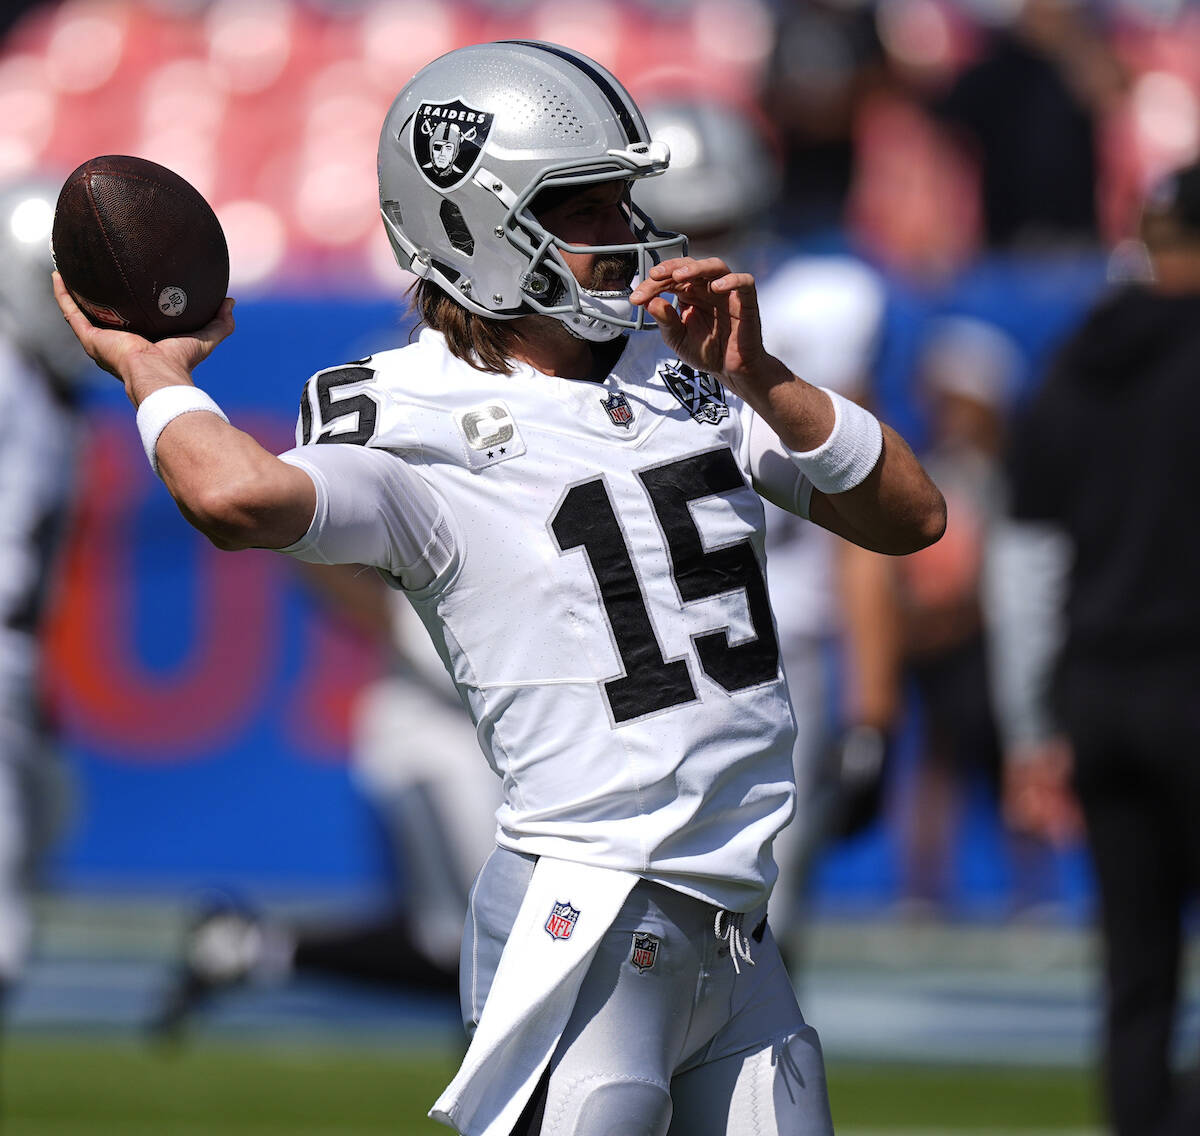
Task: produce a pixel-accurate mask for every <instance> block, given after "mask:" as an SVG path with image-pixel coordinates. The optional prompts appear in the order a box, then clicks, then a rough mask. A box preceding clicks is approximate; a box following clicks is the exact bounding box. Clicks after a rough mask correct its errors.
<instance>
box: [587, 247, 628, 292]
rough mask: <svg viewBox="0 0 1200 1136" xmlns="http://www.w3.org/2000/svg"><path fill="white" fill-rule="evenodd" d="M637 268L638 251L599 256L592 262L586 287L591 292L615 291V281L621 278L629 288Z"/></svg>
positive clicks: (625, 286)
mask: <svg viewBox="0 0 1200 1136" xmlns="http://www.w3.org/2000/svg"><path fill="white" fill-rule="evenodd" d="M637 270H638V258H637V254H636V253H632V252H623V253H613V254H610V255H608V256H601V257H597V258H596V260H595V262H594V263H593V264H592V270H591V272H590V273H589V274H588V280H587V283H586V284H585V285H584V287H585V288H586V289H587V290H588V291H589V292H605V291H614V288H613V281H615V280H621V281H623V284H624V288H628V287H629V285H630V284H631V283H632V282H633V278H634V277H635V276H636V275H637Z"/></svg>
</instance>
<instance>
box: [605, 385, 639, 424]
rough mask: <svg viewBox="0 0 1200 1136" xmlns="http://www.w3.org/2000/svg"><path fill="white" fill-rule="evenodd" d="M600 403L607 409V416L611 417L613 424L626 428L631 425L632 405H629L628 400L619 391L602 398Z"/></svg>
mask: <svg viewBox="0 0 1200 1136" xmlns="http://www.w3.org/2000/svg"><path fill="white" fill-rule="evenodd" d="M600 405H601V406H603V407H604V409H605V410H607V411H608V416H609V418H610V419H612V423H613V425H614V426H624V427H625V429H626V430H628V429H629V427H630V426H632V425H633V407H631V406H630V405H629V400H628V399H627V398H626V397H625V396H624V395H623V394H622V393H621V392H620V391H617V392H616V393H615V394H613V395H610V396H609V397H608V398H602V399H601V400H600Z"/></svg>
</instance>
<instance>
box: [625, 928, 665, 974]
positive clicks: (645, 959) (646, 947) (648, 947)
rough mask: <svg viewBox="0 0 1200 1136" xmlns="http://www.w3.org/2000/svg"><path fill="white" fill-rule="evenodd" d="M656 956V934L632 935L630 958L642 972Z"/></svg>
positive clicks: (652, 962) (648, 967)
mask: <svg viewBox="0 0 1200 1136" xmlns="http://www.w3.org/2000/svg"><path fill="white" fill-rule="evenodd" d="M656 958H658V936H657V935H645V934H635V935H634V936H633V957H632V959H631V960H630V961H631V962H632V963H633V965H634V966H636V967H637V968H638V970H640V971H641V972H642V973H643V974H644V973H645V972H646V971H648V970H649V969H650V968H651V967H652V966H653V965H654V960H655V959H656Z"/></svg>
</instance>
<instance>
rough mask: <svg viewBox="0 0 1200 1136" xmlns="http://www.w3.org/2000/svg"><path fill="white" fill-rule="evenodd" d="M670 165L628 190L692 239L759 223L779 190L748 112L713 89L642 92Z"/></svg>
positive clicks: (774, 164)
mask: <svg viewBox="0 0 1200 1136" xmlns="http://www.w3.org/2000/svg"><path fill="white" fill-rule="evenodd" d="M642 103H643V107H644V110H645V115H646V123H647V125H648V126H649V127H650V132H651V134H653V136H654V137H655V138H656V139H659V140H660V141H663V142H665V143H666V144H667V145H668V146H669V147H670V149H671V168H670V170H668V171H667V173H666V174H665V175H664V176H663V177H661V178H656V179H655V180H654V181H652V182H645V183H643V184H639V185H638V186H637V187H636V189H635V190H634V196H635V197H636V198H637V201H638V204H639V205H641V207H642V208H643V209H645V210H646V212H647V213H649V214H650V215H651V216H653V217H657V218H658V220H659V221H660V222H661V223H662V224H664V225H667V226H669V227H670V228H672V229H681V230H683V231H685V232H686V233H688V235H689V236H690V237H691V238H692V240H693V241H698V240H699V238H700V237H701V236H704V235H729V234H733V233H736V232H738V231H740V230H743V229H748V228H751V227H753V226H755V225H759V224H761V223H762V219H763V215H764V214H765V213H766V212H767V211H768V210H769V209H770V208H771V206H772V205H773V204H774V202H775V199H776V198H777V197H778V195H779V190H780V171H779V163H778V162H777V161H776V159H775V157H774V155H773V154H772V153H771V150H770V147H769V146H768V144H767V141H766V139H765V138H764V136H763V133H762V131H761V130H760V129H759V127H758V126H757V124H756V123H755V122H754V121H753V120H752V119H751V118H750V116H749V114H748V113H746V112H745V111H743V110H741V109H740V108H738V107H737V106H735V105H734V104H732V103H730V102H729V101H727V100H723V99H718V98H716V97H714V96H697V97H695V98H689V97H681V96H678V95H669V96H663V97H661V98H656V99H643V100H642Z"/></svg>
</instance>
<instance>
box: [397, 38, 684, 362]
mask: <svg viewBox="0 0 1200 1136" xmlns="http://www.w3.org/2000/svg"><path fill="white" fill-rule="evenodd" d="M669 160H670V151H669V149H668V148H667V147H666V146H665V145H663V144H662V143H661V142H654V141H651V139H650V135H649V133H648V132H647V130H646V123H645V121H644V119H643V118H642V115H641V112H640V111H639V110H638V108H637V106H636V105H635V104H634V102H633V99H631V98H630V96H629V93H628V92H627V91H626V90H625V89H624V88H623V87H622V86H621V84H620V83H619V82H617V80H616V79H615V78H614V77H613V76H612V75H611V74H609V72H607V71H606V70H604V68H603V67H601V66H600V65H599V64H598V63H595V62H593V61H592V60H591V59H589V58H588V57H587V56H586V55H582V54H580V53H579V52H577V51H572V50H570V49H569V48H565V47H558V46H556V45H554V44H549V43H540V42H534V41H528V40H506V41H503V42H499V43H481V44H475V45H472V46H470V47H463V48H459V49H458V50H456V51H451V52H450V53H449V54H447V55H443V56H442V57H441V58H439V59H435V60H434V61H433V62H432V63H430V64H429V65H428V66H426V67H424V68H422V69H421V70H420V71H419V72H417V74H416V75H415V76H414V77H413V78H412V80H411V81H410V82H409V83H408V84H407V85H406V86H405V88H404V89H403V90H402V91H401V92H400V94H399V95H397V96H396V100H395V102H394V103H393V104H392V107H391V110H390V111H389V112H388V115H387V118H386V120H385V121H384V124H383V132H382V134H381V136H380V139H379V200H380V207H381V211H382V214H383V223H384V227H385V228H386V229H387V234H388V238H389V239H390V240H391V243H392V249H393V251H394V252H395V254H396V260H397V261H398V262H399V264H400V266H401V268H405V269H407V270H409V271H411V272H413V273H415V274H416V275H417V276H420V277H422V278H424V279H426V280H430V281H432V282H433V283H434V284H436V285H437V286H438V287H439V288H441V289H442V290H443V291H445V292H447V293H449V295H451V296H452V297H454V299H455V300H457V301H458V302H459V303H460V304H462V305H463V307H465V308H467V309H468V310H470V311H472V312H475V313H476V314H478V315H482V316H487V317H489V318H492V319H515V318H516V317H517V316H520V315H526V314H529V313H530V312H537V313H541V314H543V315H549V316H554V317H555V318H557V319H559V320H562V322H563V323H564V324H566V326H567V327H568V328H570V329H571V330H572V331H573V332H574V333H575V334H576V335H579V336H581V337H582V338H584V339H589V340H593V341H603V340H607V339H612V338H613V337H615V336H617V335H619V334H621V332H623V331H625V330H630V329H633V330H637V329H640V328H643V327H653V326H654V324H653V321H652V320H651V319H650V318H649V316H647V315H646V312H645V309H644V308H635V307H634V305H633V304H631V303H630V302H629V292H630V289H624V290H622V291H619V292H610V291H605V292H596V291H589V290H588V289H586V288H584V287H582V286H581V285H580V284H579V282H578V281H577V280H576V279H575V276H574V274H573V273H572V272H571V270H570V269H569V268H568V267H567V264H566V262H565V261H564V260H563V259H562V256H561V255H560V253H561V252H564V251H565V252H572V253H573V252H580V253H600V254H614V255H619V254H633V255H635V256H636V257H637V263H638V272H637V275H638V277H639V278H640V277H644V276H645V275H646V273H647V272H648V271H649V268H650V266H651V265H652V264H654V263H656V262H657V261H659V260H664V259H668V258H670V257H673V256H682V255H683V254H684V253H685V252H686V250H687V241H686V238H684V237H682V236H680V235H679V234H678V233H667V232H661V231H659V230H658V229H657V228H655V226H654V223H653V222H652V221H651V220H650V218H649V216H648V215H647V214H646V213H644V212H643V211H642V210H641V209H640V208H638V207H637V206H636V205H633V204H632V203H631V202H629V203H628V204H627V205H626V209H627V211H628V214H629V224H630V229H631V231H632V233H633V235H634V241H633V242H632V243H628V244H619V245H593V246H588V247H586V248H584V247H581V246H576V245H569V244H566V243H565V242H563V241H562V240H560V239H559V238H558V237H556V236H554V234H552V233H550V232H548V231H547V230H546V229H545V228H544V227H543V226H542V225H541V224H540V223H539V222H538V220H537V218H536V217H535V216H534V215H533V212H532V211H531V208H530V206H531V204H532V203H533V201H534V199H535V198H536V197H537V195H538V194H539V193H540V192H541V191H542V190H545V189H550V188H562V187H575V186H578V187H581V188H582V187H586V186H589V185H592V184H595V183H599V182H606V181H613V180H624V181H632V180H634V179H640V178H646V177H653V176H654V175H656V174H661V173H662V172H663V171H664V170H665V169H666V168H667V163H668V162H669ZM626 200H627V202H628V195H627V196H626Z"/></svg>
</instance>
